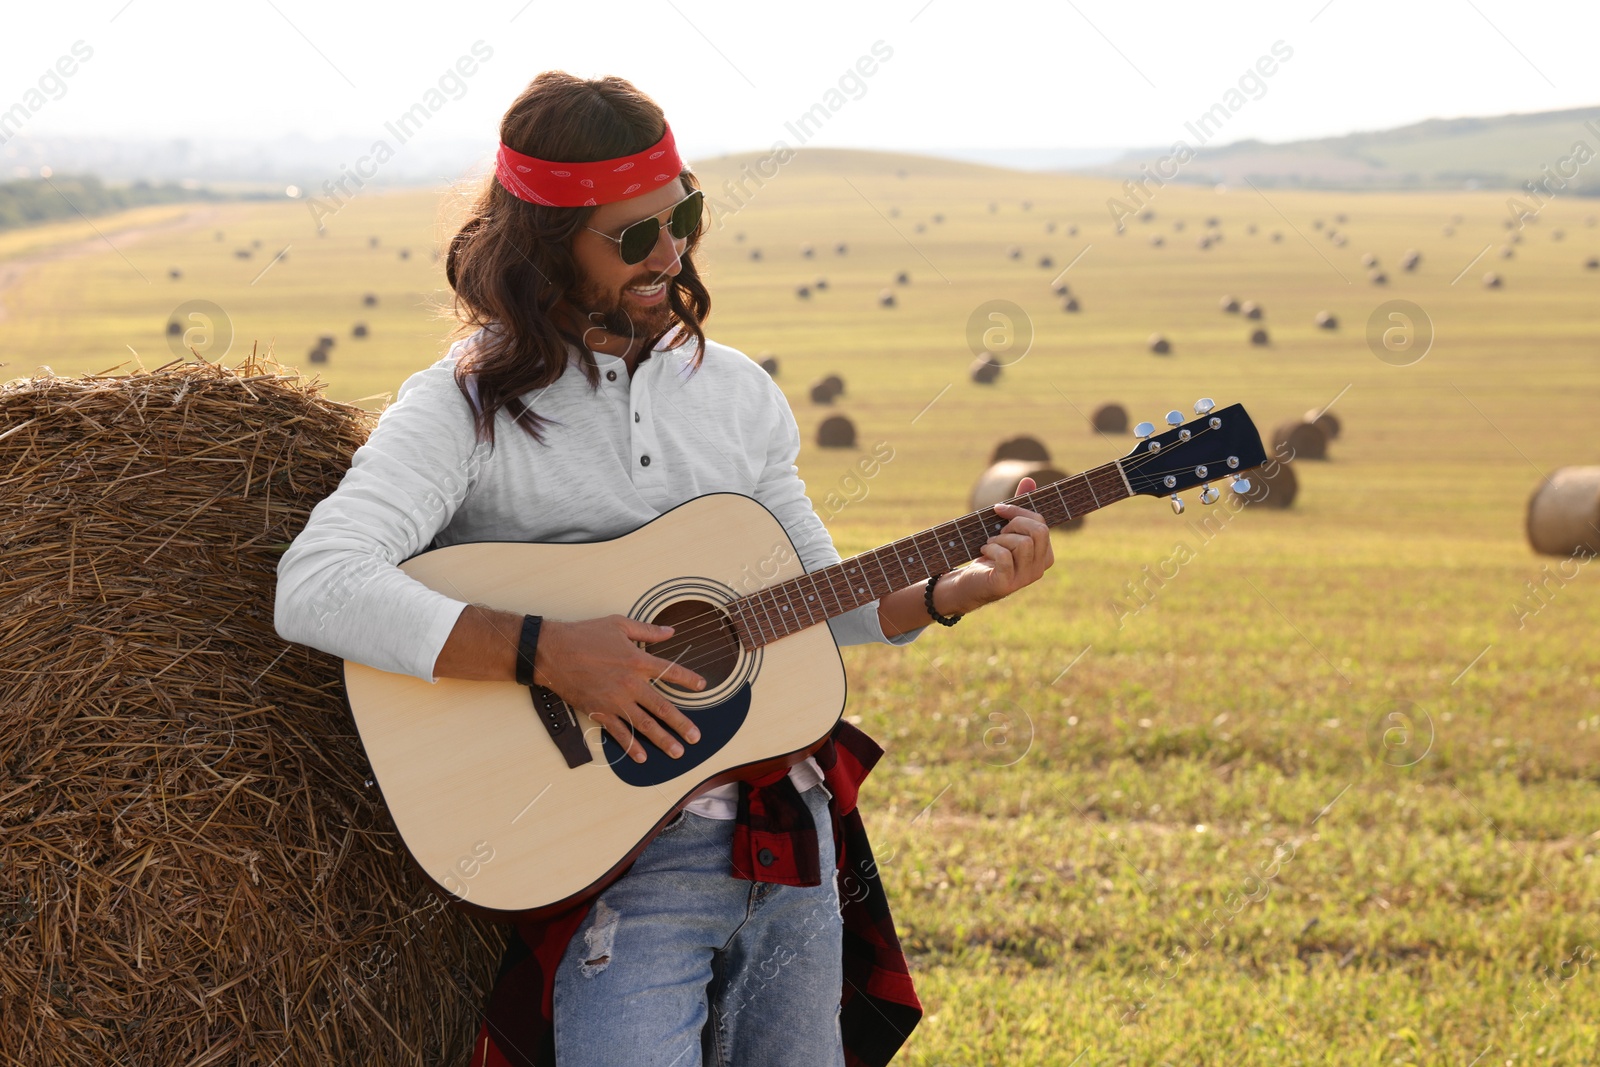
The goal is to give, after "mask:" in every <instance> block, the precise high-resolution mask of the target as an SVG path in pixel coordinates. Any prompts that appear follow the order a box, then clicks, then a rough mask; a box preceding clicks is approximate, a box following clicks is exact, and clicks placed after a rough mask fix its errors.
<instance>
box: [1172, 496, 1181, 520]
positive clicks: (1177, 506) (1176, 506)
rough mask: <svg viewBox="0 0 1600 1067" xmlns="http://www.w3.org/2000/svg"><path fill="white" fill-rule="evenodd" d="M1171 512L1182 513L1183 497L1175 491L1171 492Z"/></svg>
mask: <svg viewBox="0 0 1600 1067" xmlns="http://www.w3.org/2000/svg"><path fill="white" fill-rule="evenodd" d="M1172 513H1173V514H1174V515H1182V514H1183V497H1181V496H1179V495H1178V494H1177V493H1173V494H1172Z"/></svg>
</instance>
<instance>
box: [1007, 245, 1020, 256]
mask: <svg viewBox="0 0 1600 1067" xmlns="http://www.w3.org/2000/svg"><path fill="white" fill-rule="evenodd" d="M1006 258H1008V259H1021V258H1022V249H1020V248H1018V247H1017V246H1016V245H1012V246H1011V247H1010V248H1008V249H1006Z"/></svg>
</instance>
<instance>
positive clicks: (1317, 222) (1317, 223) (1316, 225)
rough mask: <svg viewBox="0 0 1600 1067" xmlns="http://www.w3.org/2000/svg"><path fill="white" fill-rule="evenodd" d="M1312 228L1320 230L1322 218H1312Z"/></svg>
mask: <svg viewBox="0 0 1600 1067" xmlns="http://www.w3.org/2000/svg"><path fill="white" fill-rule="evenodd" d="M1311 228H1312V229H1313V230H1320V229H1322V220H1321V219H1312V220H1311Z"/></svg>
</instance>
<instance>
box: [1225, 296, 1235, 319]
mask: <svg viewBox="0 0 1600 1067" xmlns="http://www.w3.org/2000/svg"><path fill="white" fill-rule="evenodd" d="M1222 310H1223V313H1224V314H1228V315H1237V314H1238V313H1239V300H1238V298H1237V297H1232V296H1225V297H1223V298H1222Z"/></svg>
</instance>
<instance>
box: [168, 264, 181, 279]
mask: <svg viewBox="0 0 1600 1067" xmlns="http://www.w3.org/2000/svg"><path fill="white" fill-rule="evenodd" d="M167 277H169V278H171V279H172V280H173V281H178V280H180V279H181V278H182V277H183V271H181V270H179V269H178V268H177V267H173V268H172V269H171V270H169V271H167Z"/></svg>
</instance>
